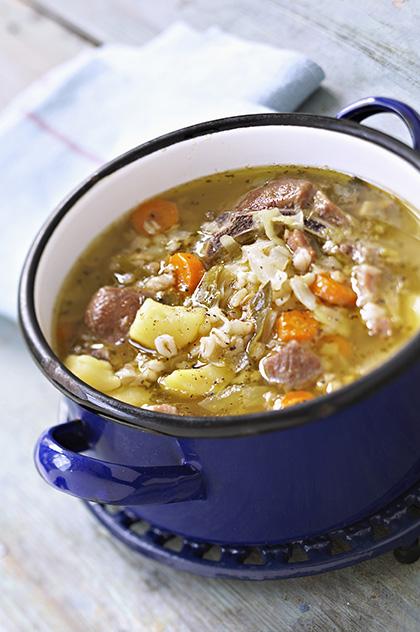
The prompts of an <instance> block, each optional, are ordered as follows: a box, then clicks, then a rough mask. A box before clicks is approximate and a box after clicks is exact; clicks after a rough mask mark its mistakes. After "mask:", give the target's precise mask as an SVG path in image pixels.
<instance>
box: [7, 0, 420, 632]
mask: <svg viewBox="0 0 420 632" xmlns="http://www.w3.org/2000/svg"><path fill="white" fill-rule="evenodd" d="M419 12H420V3H419V2H417V0H412V1H409V0H407V2H403V1H402V0H400V1H399V2H398V1H397V0H394V2H391V0H389V1H385V0H382V1H381V2H378V1H377V0H364V1H362V0H353V1H352V2H351V3H347V2H345V1H335V0H334V1H333V0H329V1H325V0H324V1H323V2H316V3H315V2H313V1H312V0H295V1H294V2H293V3H291V2H288V1H286V0H260V1H258V2H256V1H255V0H212V2H207V1H206V0H151V1H149V2H140V1H139V0H36V1H35V0H0V106H1V105H3V104H5V103H6V102H7V101H8V100H9V99H10V98H11V97H12V96H13V95H14V94H15V93H16V92H17V91H19V90H20V89H21V88H23V87H24V86H25V85H26V84H27V83H29V82H30V81H31V80H32V79H34V78H36V77H38V76H40V75H41V74H42V73H43V72H44V71H45V70H47V69H49V68H51V67H52V66H54V65H55V64H58V63H60V62H61V61H63V60H65V59H68V58H69V57H71V56H73V55H74V54H75V53H77V52H78V51H80V50H85V49H86V48H88V47H89V46H92V45H96V44H98V43H101V42H111V41H122V42H125V43H132V44H142V43H143V42H145V41H147V40H148V39H150V37H152V36H153V35H154V34H155V33H158V32H159V31H160V30H161V29H162V28H164V27H165V26H166V25H168V24H170V23H171V22H172V21H174V20H175V19H183V20H185V21H186V22H188V23H190V24H191V25H193V26H195V27H196V28H199V29H203V28H206V27H208V26H210V25H212V24H218V25H219V26H220V27H222V28H225V29H226V30H228V31H231V32H233V33H235V34H238V35H240V36H242V37H248V38H251V39H255V40H259V41H263V42H268V43H271V44H275V45H278V46H281V47H291V48H297V49H299V50H302V51H303V52H305V53H306V54H308V55H309V56H311V57H312V58H313V59H314V60H315V61H317V62H318V63H320V64H321V65H322V66H323V68H324V69H325V71H326V73H327V79H326V81H325V83H324V86H323V88H322V89H320V90H319V91H318V92H317V93H316V94H315V95H314V96H313V97H311V98H310V99H309V100H308V101H307V102H306V103H305V104H304V106H303V108H302V109H304V110H307V111H312V112H323V113H328V114H333V113H335V111H336V110H337V109H338V108H339V107H340V106H342V105H344V104H346V103H348V102H350V101H352V100H354V99H355V98H357V97H360V96H364V95H366V94H373V93H375V92H376V93H382V94H388V95H390V96H394V97H399V98H402V99H405V100H407V101H409V102H410V103H412V104H413V105H415V106H417V107H419V105H420V85H419V81H420V80H419V77H420V73H419V66H420V60H419V50H418V31H419V24H420V16H419ZM0 368H1V369H2V377H3V385H2V386H3V390H2V393H3V395H2V407H1V412H0V420H1V425H0V446H1V448H2V459H1V460H0V489H1V491H2V509H1V511H0V630H1V632H35V631H39V632H47V631H48V632H49V631H50V630H53V631H54V632H102V631H104V630H106V631H107V632H192V631H195V630H200V632H201V631H202V632H210V631H211V632H418V630H419V629H420V608H419V595H420V566H419V564H417V565H413V566H401V565H399V564H397V563H396V562H395V561H394V559H393V557H392V556H391V555H387V556H385V557H383V558H380V559H377V560H374V561H371V562H366V563H364V564H362V565H360V566H358V567H354V568H350V569H345V570H342V571H338V572H335V573H331V574H328V575H324V576H320V577H314V578H306V579H295V580H290V581H287V582H269V583H261V584H255V583H238V582H234V581H220V580H205V579H202V578H196V577H193V576H190V575H187V574H183V573H180V572H176V571H173V570H171V569H169V568H166V567H164V566H160V565H158V564H156V563H154V562H151V561H149V560H147V559H144V558H141V557H138V556H135V555H134V554H131V553H129V552H128V551H127V550H126V549H125V548H123V547H122V545H119V544H118V543H116V542H114V541H113V540H112V539H111V538H109V537H108V536H107V534H106V533H105V532H104V531H103V530H102V529H101V528H100V527H98V525H97V524H96V523H95V522H94V520H93V519H92V517H90V516H89V515H88V514H87V512H86V511H85V509H84V508H83V506H82V505H81V503H79V502H78V501H77V500H76V499H73V498H71V497H69V496H66V495H64V494H60V493H58V492H55V491H54V490H52V489H50V488H48V487H47V486H46V485H45V483H43V482H42V481H41V479H40V478H39V476H38V475H37V473H36V471H35V468H34V466H33V463H32V450H33V445H34V443H35V440H36V438H37V436H38V435H39V434H40V432H41V431H42V430H43V429H44V428H46V427H48V426H50V425H51V424H53V423H54V422H55V415H56V407H57V403H58V396H57V394H56V392H55V391H54V389H53V388H52V387H51V386H49V384H48V383H47V381H46V380H45V379H44V378H43V377H42V376H41V374H40V373H39V372H38V371H37V370H36V369H35V366H34V365H33V364H32V362H31V361H30V358H29V355H28V353H27V351H26V350H25V349H24V345H23V342H22V340H21V337H20V335H19V333H18V330H17V328H16V326H15V325H13V324H12V323H10V322H7V321H5V320H2V319H1V318H0Z"/></svg>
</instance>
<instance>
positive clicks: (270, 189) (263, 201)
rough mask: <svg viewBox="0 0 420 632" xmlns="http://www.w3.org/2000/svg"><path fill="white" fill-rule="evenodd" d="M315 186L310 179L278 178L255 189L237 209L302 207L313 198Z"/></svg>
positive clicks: (258, 209)
mask: <svg viewBox="0 0 420 632" xmlns="http://www.w3.org/2000/svg"><path fill="white" fill-rule="evenodd" d="M314 193H315V188H314V185H313V184H312V182H309V180H302V179H300V178H287V177H283V178H277V179H276V180H272V181H271V182H267V184H264V185H263V186H262V187H258V188H257V189H253V190H252V191H250V192H249V193H247V194H246V195H245V197H244V198H243V199H242V200H241V201H240V202H239V204H238V205H237V207H236V208H237V210H248V211H260V210H261V209H264V208H274V207H276V208H292V207H293V206H299V207H301V208H303V207H305V206H307V205H308V203H309V202H310V201H311V200H312V199H313V196H314Z"/></svg>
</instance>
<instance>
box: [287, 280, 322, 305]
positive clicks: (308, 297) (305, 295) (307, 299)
mask: <svg viewBox="0 0 420 632" xmlns="http://www.w3.org/2000/svg"><path fill="white" fill-rule="evenodd" d="M314 278H315V277H314V275H313V274H305V275H304V276H294V277H293V278H292V279H290V287H291V288H292V290H293V294H294V295H295V296H296V298H297V300H298V301H300V302H301V303H302V305H304V306H305V307H306V308H307V309H310V310H311V311H313V310H314V309H315V307H316V302H317V301H316V296H315V294H313V293H312V292H311V290H310V289H309V284H310V283H312V282H313V280H314Z"/></svg>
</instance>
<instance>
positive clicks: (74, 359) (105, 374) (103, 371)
mask: <svg viewBox="0 0 420 632" xmlns="http://www.w3.org/2000/svg"><path fill="white" fill-rule="evenodd" d="M64 364H65V366H66V367H67V368H68V370H69V371H71V372H72V373H74V375H75V376H76V377H78V378H79V379H80V380H82V381H83V382H86V384H89V386H92V387H93V388H96V390H98V391H102V393H109V392H111V391H114V390H115V389H117V388H118V387H119V386H120V384H121V382H120V379H119V378H118V377H116V375H114V372H113V370H112V366H111V365H110V363H109V362H107V361H106V360H98V358H94V357H92V356H90V355H69V356H67V358H66V361H65V362H64Z"/></svg>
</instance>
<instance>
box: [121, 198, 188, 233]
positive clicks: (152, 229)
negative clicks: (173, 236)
mask: <svg viewBox="0 0 420 632" xmlns="http://www.w3.org/2000/svg"><path fill="white" fill-rule="evenodd" d="M130 219H131V224H132V225H133V227H134V229H135V230H136V231H137V232H138V233H140V234H141V235H154V234H155V233H164V232H165V231H167V230H169V228H171V227H172V226H174V225H175V224H177V223H178V221H179V212H178V207H177V205H176V204H175V202H170V201H169V200H164V199H162V198H155V199H154V200H148V201H147V202H143V204H139V206H137V207H136V208H135V209H134V211H133V212H132V213H131V218H130Z"/></svg>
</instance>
